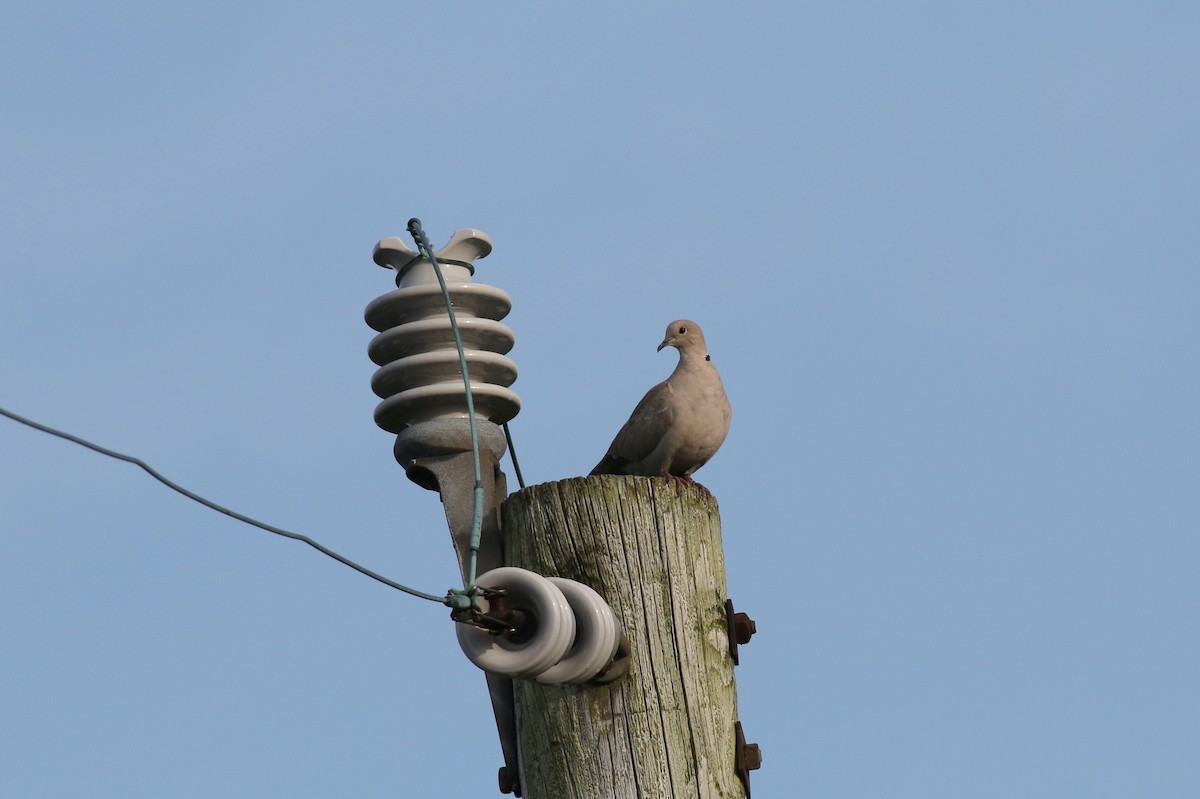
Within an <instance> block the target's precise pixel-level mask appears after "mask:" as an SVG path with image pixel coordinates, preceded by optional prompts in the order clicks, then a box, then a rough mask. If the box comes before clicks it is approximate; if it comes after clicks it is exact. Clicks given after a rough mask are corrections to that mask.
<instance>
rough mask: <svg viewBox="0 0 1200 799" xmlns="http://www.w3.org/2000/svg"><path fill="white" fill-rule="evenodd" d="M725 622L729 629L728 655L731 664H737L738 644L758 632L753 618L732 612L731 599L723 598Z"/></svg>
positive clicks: (746, 640)
mask: <svg viewBox="0 0 1200 799" xmlns="http://www.w3.org/2000/svg"><path fill="white" fill-rule="evenodd" d="M725 624H726V626H727V627H728V630H729V656H730V657H731V658H733V665H735V666H736V665H738V644H748V643H750V638H751V637H752V636H753V635H754V634H755V633H756V632H758V625H757V624H755V623H754V619H752V618H750V617H749V616H747V615H746V614H745V613H734V611H733V600H732V599H726V600H725Z"/></svg>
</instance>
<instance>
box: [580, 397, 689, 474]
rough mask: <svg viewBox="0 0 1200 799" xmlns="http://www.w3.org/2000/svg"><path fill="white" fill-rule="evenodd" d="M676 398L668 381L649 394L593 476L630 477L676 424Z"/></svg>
mask: <svg viewBox="0 0 1200 799" xmlns="http://www.w3.org/2000/svg"><path fill="white" fill-rule="evenodd" d="M675 416H676V397H675V391H674V389H673V388H672V387H671V381H670V380H665V381H663V382H662V383H659V384H658V385H657V386H655V387H654V388H652V389H650V390H649V391H647V392H646V396H644V397H642V401H641V402H639V403H638V404H637V407H636V408H634V409H633V413H632V414H630V415H629V420H628V421H627V422H625V424H624V425H623V426H622V427H621V429H620V430H619V431H618V432H617V435H616V438H614V439H613V442H612V444H611V445H609V448H608V454H606V455H605V456H604V458H603V459H602V460H601V461H600V463H598V464H596V468H595V469H592V471H591V473H592V474H628V473H629V472H628V467H629V466H631V465H634V464H637V463H639V462H641V461H642V460H644V459H645V458H646V457H647V456H649V455H650V453H652V452H654V448H655V447H657V446H658V443H659V442H660V441H662V438H663V436H664V435H666V433H667V431H668V430H670V429H671V425H672V424H673V423H674V421H675Z"/></svg>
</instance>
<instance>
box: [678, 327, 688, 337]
mask: <svg viewBox="0 0 1200 799" xmlns="http://www.w3.org/2000/svg"><path fill="white" fill-rule="evenodd" d="M686 332H687V328H686V327H681V328H679V335H681V336H682V335H683V334H684V333H686Z"/></svg>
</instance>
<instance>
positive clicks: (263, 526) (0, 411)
mask: <svg viewBox="0 0 1200 799" xmlns="http://www.w3.org/2000/svg"><path fill="white" fill-rule="evenodd" d="M0 416H7V417H8V418H9V419H12V420H13V421H14V422H19V423H21V424H23V425H25V426H26V427H32V428H33V429H34V430H40V431H41V432H43V433H49V434H50V435H52V436H58V437H59V438H62V439H66V440H67V441H70V442H72V443H74V444H78V445H80V446H81V447H87V448H88V449H90V450H92V451H93V452H99V453H100V454H101V455H107V456H108V457H110V458H116V459H117V460H119V461H125V462H126V463H132V464H133V465H134V466H137V467H139V468H141V469H142V470H144V471H145V472H146V473H147V474H149V475H150V476H151V477H153V478H154V479H155V480H157V481H158V482H160V483H162V484H163V485H165V486H166V487H167V488H169V489H171V490H172V491H177V492H179V493H180V494H183V495H184V496H185V497H187V498H188V499H190V500H193V501H195V502H199V503H200V504H201V505H203V506H205V507H206V508H211V509H212V510H215V511H217V512H218V513H224V514H225V515H226V516H229V517H231V518H233V519H237V520H238V521H239V522H244V523H245V524H249V525H251V526H252V527H257V528H259V529H260V530H266V531H267V532H268V533H274V534H275V535H281V536H283V537H284V538H290V539H292V540H293V541H302V542H303V543H305V544H308V545H309V546H310V547H312V548H313V549H315V550H317V551H318V552H320V553H321V554H322V555H327V556H328V557H331V558H333V559H334V560H336V561H338V562H339V563H342V564H344V565H346V566H349V567H350V568H351V569H354V570H355V571H357V572H360V573H361V574H365V575H366V576H368V577H370V578H371V579H372V580H378V581H379V582H381V583H383V584H384V585H386V586H388V587H389V588H395V589H396V590H397V591H403V592H404V593H406V594H411V595H412V596H415V597H418V598H419V599H427V600H429V601H431V602H438V603H443V604H444V603H445V602H446V597H444V596H435V595H434V594H427V593H425V592H424V591H418V590H416V589H415V588H409V587H408V586H407V585H402V584H400V583H398V582H395V581H394V580H389V579H388V578H386V577H384V576H383V575H382V574H378V573H376V572H373V571H371V570H370V569H368V568H366V567H365V566H360V565H358V564H357V563H355V562H354V561H352V560H350V559H349V558H347V557H345V556H343V555H339V554H338V553H336V552H334V551H333V550H332V549H329V548H328V547H326V546H323V545H322V544H318V543H317V542H316V541H314V540H312V539H311V538H309V537H308V536H306V535H301V534H300V533H293V532H291V531H290V530H284V529H282V528H280V527H275V526H274V525H270V524H267V523H265V522H260V521H258V520H257V519H252V518H251V517H249V516H246V515H243V514H241V513H238V512H237V511H235V510H230V509H229V508H226V507H225V506H224V505H218V504H217V503H216V502H213V501H212V500H209V499H205V498H204V497H202V496H200V495H199V494H196V493H194V492H192V491H189V490H187V489H186V488H184V487H183V486H181V485H179V484H178V483H175V482H173V481H171V480H169V479H167V478H166V477H164V476H163V475H161V474H159V473H158V472H157V471H155V470H154V469H153V468H152V467H151V466H150V465H149V464H147V463H146V462H145V461H143V460H141V459H140V458H135V457H133V456H132V455H126V454H124V453H121V452H116V451H114V450H111V449H108V448H106V447H102V446H100V445H99V444H93V443H92V442H91V441H88V440H87V439H84V438H80V437H79V436H73V435H71V434H70V433H65V432H63V431H62V430H56V429H55V428H53V427H50V426H48V425H44V424H41V423H39V422H35V421H33V420H32V419H26V418H25V417H24V416H19V415H18V414H15V413H13V412H12V411H8V410H5V409H4V408H0Z"/></svg>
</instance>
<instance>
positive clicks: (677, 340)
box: [658, 319, 705, 353]
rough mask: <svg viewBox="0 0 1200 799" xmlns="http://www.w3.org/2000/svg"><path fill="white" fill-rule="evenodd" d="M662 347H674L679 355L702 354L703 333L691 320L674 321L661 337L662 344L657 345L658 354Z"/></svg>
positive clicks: (703, 348) (703, 345) (703, 346)
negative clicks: (693, 352)
mask: <svg viewBox="0 0 1200 799" xmlns="http://www.w3.org/2000/svg"><path fill="white" fill-rule="evenodd" d="M663 347H674V348H675V349H677V350H679V351H680V352H681V353H682V352H690V351H698V352H704V350H705V344H704V331H702V330H701V329H700V325H698V324H696V323H695V322H693V321H692V320H691V319H676V320H675V321H674V322H672V323H671V324H669V325H667V334H666V335H665V336H663V340H662V343H661V344H659V345H658V350H659V352H661V351H662V348H663Z"/></svg>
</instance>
